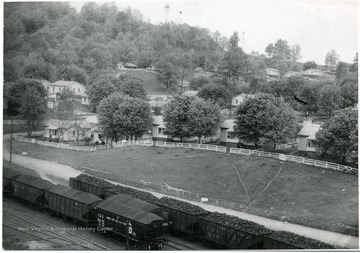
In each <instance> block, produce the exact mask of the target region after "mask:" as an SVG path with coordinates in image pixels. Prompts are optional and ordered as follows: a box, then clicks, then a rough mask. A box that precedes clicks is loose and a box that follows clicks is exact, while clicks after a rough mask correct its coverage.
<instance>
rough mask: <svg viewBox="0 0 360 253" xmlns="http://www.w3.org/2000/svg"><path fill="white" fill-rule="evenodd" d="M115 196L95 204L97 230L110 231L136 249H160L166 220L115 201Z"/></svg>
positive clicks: (165, 228)
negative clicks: (127, 240)
mask: <svg viewBox="0 0 360 253" xmlns="http://www.w3.org/2000/svg"><path fill="white" fill-rule="evenodd" d="M115 199H116V196H113V197H111V198H109V199H106V200H104V201H102V202H101V203H99V204H97V205H96V206H95V207H94V209H93V213H94V215H95V216H96V217H97V224H93V225H94V226H97V230H98V231H103V232H112V233H113V234H115V235H117V236H120V237H123V238H126V237H127V236H128V238H129V240H131V241H133V242H134V243H135V247H136V248H137V249H161V248H162V243H163V240H164V239H163V233H164V231H166V230H167V227H168V222H167V221H165V220H164V219H163V218H161V217H160V216H158V215H156V214H153V213H150V212H147V211H143V210H141V209H138V208H135V207H132V206H128V205H126V204H122V203H120V202H118V201H115Z"/></svg>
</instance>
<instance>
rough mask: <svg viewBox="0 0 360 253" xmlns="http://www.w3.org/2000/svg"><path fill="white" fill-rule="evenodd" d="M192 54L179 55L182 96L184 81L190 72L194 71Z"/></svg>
mask: <svg viewBox="0 0 360 253" xmlns="http://www.w3.org/2000/svg"><path fill="white" fill-rule="evenodd" d="M191 58H192V57H191V54H190V53H183V54H181V55H179V67H180V74H179V76H180V79H181V82H180V87H181V88H180V94H182V92H183V86H184V79H185V77H186V76H187V75H188V72H189V71H190V70H191V69H193V63H192V59H191Z"/></svg>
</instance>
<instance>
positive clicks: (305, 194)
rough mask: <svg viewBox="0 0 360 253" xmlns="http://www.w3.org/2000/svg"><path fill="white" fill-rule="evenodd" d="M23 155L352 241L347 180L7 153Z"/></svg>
mask: <svg viewBox="0 0 360 253" xmlns="http://www.w3.org/2000/svg"><path fill="white" fill-rule="evenodd" d="M24 151H26V152H28V156H32V157H37V158H41V159H46V160H52V161H57V162H59V163H62V164H67V165H70V166H72V167H75V168H82V169H83V170H84V171H85V172H87V173H89V174H94V175H98V176H102V177H104V178H108V179H111V180H116V181H119V182H121V183H126V184H131V185H135V186H139V185H141V186H142V187H144V188H149V189H159V186H163V187H164V188H167V187H173V188H177V189H182V190H185V191H189V192H192V193H195V194H198V195H199V196H201V197H208V198H209V199H211V201H214V200H219V202H221V203H223V204H224V205H225V206H231V207H232V208H234V209H237V210H243V211H245V212H248V213H252V214H257V215H261V216H266V217H270V218H274V219H278V220H282V221H288V222H292V223H298V224H301V225H306V226H310V227H315V228H320V229H326V230H330V231H336V232H340V233H346V234H351V235H358V177H357V176H354V175H348V174H344V173H341V172H337V171H331V170H325V169H321V168H317V167H312V166H307V165H302V164H296V163H291V162H281V161H280V160H275V159H270V158H264V157H248V156H241V155H235V154H222V153H215V152H210V151H202V150H188V149H166V148H159V147H129V148H118V149H111V150H104V151H99V152H95V153H82V152H72V151H68V150H59V149H53V148H48V147H42V146H39V145H34V144H29V143H21V142H18V141H15V142H14V152H15V153H17V154H19V153H21V152H24ZM140 181H142V182H143V183H147V185H143V184H139V183H138V182H140ZM195 199H196V200H199V197H198V196H197V197H195Z"/></svg>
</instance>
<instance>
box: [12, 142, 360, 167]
mask: <svg viewBox="0 0 360 253" xmlns="http://www.w3.org/2000/svg"><path fill="white" fill-rule="evenodd" d="M15 140H18V141H22V142H28V143H34V144H39V145H42V146H48V147H54V148H59V149H69V150H75V151H82V152H95V151H99V150H105V149H110V148H111V145H110V144H106V145H101V146H95V147H85V146H72V145H69V144H66V143H57V142H48V141H39V140H36V139H31V138H25V137H22V136H15ZM154 144H155V146H157V147H164V148H192V149H201V150H209V151H215V152H221V153H226V147H224V146H218V145H210V144H196V143H177V142H166V141H156V142H155V143H154V142H153V141H151V140H139V141H121V142H117V143H115V144H114V145H113V148H121V147H130V146H146V147H150V146H154ZM230 153H231V154H239V155H247V156H250V155H253V156H262V157H269V158H275V159H280V160H283V161H289V162H295V163H302V164H306V165H312V166H316V167H321V168H326V169H332V170H338V171H348V172H355V173H358V169H357V168H352V167H349V166H345V165H340V164H336V163H331V162H325V161H319V160H313V159H307V158H304V157H299V156H292V155H284V154H279V153H271V152H265V151H258V150H251V149H242V148H230Z"/></svg>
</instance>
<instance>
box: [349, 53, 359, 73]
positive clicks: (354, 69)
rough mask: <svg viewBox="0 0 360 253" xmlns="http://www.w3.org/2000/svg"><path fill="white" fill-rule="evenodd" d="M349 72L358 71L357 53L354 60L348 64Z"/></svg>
mask: <svg viewBox="0 0 360 253" xmlns="http://www.w3.org/2000/svg"><path fill="white" fill-rule="evenodd" d="M350 72H358V53H356V55H355V58H354V62H353V64H351V66H350Z"/></svg>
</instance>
